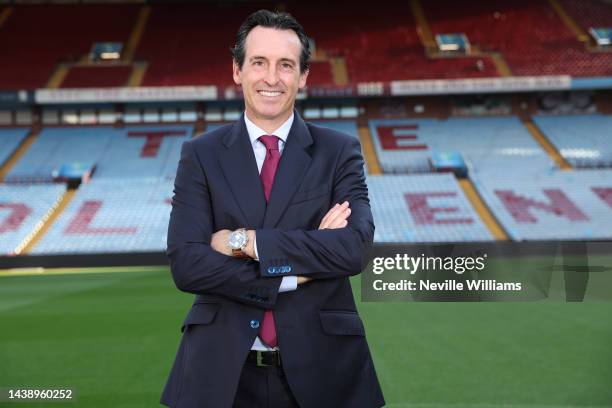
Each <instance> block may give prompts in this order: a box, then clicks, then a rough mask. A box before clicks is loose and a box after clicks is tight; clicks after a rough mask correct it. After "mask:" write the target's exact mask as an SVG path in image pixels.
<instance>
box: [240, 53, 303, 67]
mask: <svg viewBox="0 0 612 408" xmlns="http://www.w3.org/2000/svg"><path fill="white" fill-rule="evenodd" d="M255 60H267V58H266V57H264V56H261V55H255V56H252V57H251V58H250V59H249V61H255ZM280 62H290V63H292V64H294V65H295V64H296V62H295V61H294V60H292V59H291V58H281V59H280Z"/></svg>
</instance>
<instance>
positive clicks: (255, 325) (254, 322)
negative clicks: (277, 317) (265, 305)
mask: <svg viewBox="0 0 612 408" xmlns="http://www.w3.org/2000/svg"><path fill="white" fill-rule="evenodd" d="M251 328H253V329H257V328H259V320H251Z"/></svg>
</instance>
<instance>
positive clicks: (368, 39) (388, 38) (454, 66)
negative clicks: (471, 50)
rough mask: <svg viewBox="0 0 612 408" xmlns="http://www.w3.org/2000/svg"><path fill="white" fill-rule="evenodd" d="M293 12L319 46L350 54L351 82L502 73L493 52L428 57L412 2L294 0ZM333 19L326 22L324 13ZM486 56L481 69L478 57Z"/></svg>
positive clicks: (345, 54)
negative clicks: (304, 0) (495, 62)
mask: <svg viewBox="0 0 612 408" xmlns="http://www.w3.org/2000/svg"><path fill="white" fill-rule="evenodd" d="M288 11H289V12H291V13H292V14H294V15H295V16H296V18H298V20H299V21H300V22H301V23H302V25H303V26H304V27H305V28H306V30H307V32H308V33H309V35H311V36H312V37H313V38H314V39H315V42H316V45H317V47H318V48H321V49H323V50H325V51H326V52H327V53H328V54H330V55H341V56H345V57H346V61H347V70H348V76H349V80H350V81H351V82H352V83H357V82H371V81H391V80H399V79H433V78H472V77H491V76H498V74H497V70H496V68H495V66H494V65H493V63H492V62H491V60H490V59H489V58H488V57H480V58H476V57H464V58H453V59H450V58H441V59H429V58H427V57H426V56H425V50H424V48H423V45H422V44H421V40H420V39H419V36H418V33H417V29H416V25H415V22H414V18H413V16H412V13H411V11H410V5H409V2H391V1H386V2H382V3H380V2H379V3H377V5H376V6H372V4H370V3H367V2H353V3H352V4H351V5H350V7H347V6H346V4H345V3H340V2H326V1H314V2H310V1H309V2H307V3H306V2H297V1H296V2H293V3H291V4H290V5H289V9H288ZM322 15H324V16H326V19H327V20H329V21H333V24H321V16H322ZM478 60H481V61H482V64H483V66H482V69H478V68H477V65H476V62H477V61H478Z"/></svg>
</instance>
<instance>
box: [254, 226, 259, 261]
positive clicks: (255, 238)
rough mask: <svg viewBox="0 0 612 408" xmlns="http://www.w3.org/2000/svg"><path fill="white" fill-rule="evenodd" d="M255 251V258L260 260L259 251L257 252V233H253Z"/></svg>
mask: <svg viewBox="0 0 612 408" xmlns="http://www.w3.org/2000/svg"><path fill="white" fill-rule="evenodd" d="M253 252H255V258H254V259H255V260H256V261H259V253H258V252H257V234H255V233H253Z"/></svg>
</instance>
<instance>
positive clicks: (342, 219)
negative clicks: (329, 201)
mask: <svg viewBox="0 0 612 408" xmlns="http://www.w3.org/2000/svg"><path fill="white" fill-rule="evenodd" d="M350 215H351V208H350V207H349V202H348V201H345V202H343V203H342V204H336V205H334V206H333V207H332V208H331V209H330V210H329V211H328V212H327V214H325V217H323V219H322V220H321V224H319V229H336V228H344V227H346V226H347V224H348V221H347V220H346V219H347V218H348V217H349V216H350Z"/></svg>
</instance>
